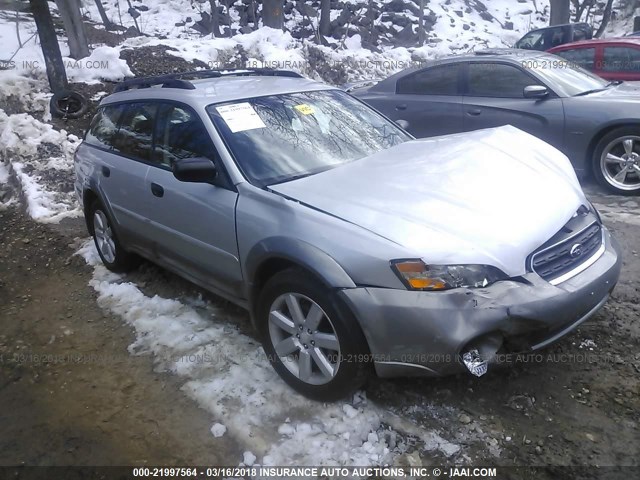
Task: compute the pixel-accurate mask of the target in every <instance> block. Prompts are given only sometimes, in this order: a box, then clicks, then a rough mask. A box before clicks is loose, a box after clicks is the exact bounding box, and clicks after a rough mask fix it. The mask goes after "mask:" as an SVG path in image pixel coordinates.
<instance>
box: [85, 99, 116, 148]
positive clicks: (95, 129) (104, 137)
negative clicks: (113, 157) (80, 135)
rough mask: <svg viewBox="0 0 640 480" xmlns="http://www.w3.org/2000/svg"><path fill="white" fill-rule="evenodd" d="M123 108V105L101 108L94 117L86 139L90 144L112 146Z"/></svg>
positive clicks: (104, 146)
mask: <svg viewBox="0 0 640 480" xmlns="http://www.w3.org/2000/svg"><path fill="white" fill-rule="evenodd" d="M123 110H124V107H123V106H122V105H116V106H111V107H103V108H100V109H99V110H98V112H97V113H96V115H95V116H94V117H93V120H92V121H91V126H90V127H89V130H87V134H86V135H85V138H84V140H85V141H86V142H87V143H88V144H89V145H96V146H98V147H103V148H111V146H112V141H113V137H114V136H115V134H116V132H117V130H118V120H119V118H120V115H121V113H122V111H123Z"/></svg>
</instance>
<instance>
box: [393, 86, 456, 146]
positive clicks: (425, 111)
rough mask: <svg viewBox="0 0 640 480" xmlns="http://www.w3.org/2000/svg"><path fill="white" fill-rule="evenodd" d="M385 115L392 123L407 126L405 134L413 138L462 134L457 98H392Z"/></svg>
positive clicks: (451, 96)
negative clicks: (406, 124)
mask: <svg viewBox="0 0 640 480" xmlns="http://www.w3.org/2000/svg"><path fill="white" fill-rule="evenodd" d="M389 103H390V102H389ZM385 111H390V113H391V116H390V115H389V114H387V116H390V118H391V119H392V120H400V119H401V120H406V121H407V122H409V127H408V128H407V130H408V131H409V133H411V134H412V135H413V136H415V137H417V138H423V137H434V136H437V135H446V134H449V133H458V132H462V131H464V125H463V120H462V96H459V95H395V96H394V99H393V105H390V106H389V107H388V108H387V109H386V110H385Z"/></svg>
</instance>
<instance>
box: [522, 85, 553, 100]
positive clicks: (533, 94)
mask: <svg viewBox="0 0 640 480" xmlns="http://www.w3.org/2000/svg"><path fill="white" fill-rule="evenodd" d="M547 95H549V89H548V88H547V87H543V86H542V85H529V86H528V87H524V98H544V97H546V96H547Z"/></svg>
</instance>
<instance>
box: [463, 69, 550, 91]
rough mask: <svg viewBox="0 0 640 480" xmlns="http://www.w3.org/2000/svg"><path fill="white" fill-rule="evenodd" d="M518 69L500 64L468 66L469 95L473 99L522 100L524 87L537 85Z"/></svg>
mask: <svg viewBox="0 0 640 480" xmlns="http://www.w3.org/2000/svg"><path fill="white" fill-rule="evenodd" d="M538 84H539V82H537V81H536V80H535V79H533V78H532V77H531V76H530V75H528V74H526V73H525V72H523V71H522V70H520V69H519V68H516V67H513V66H511V65H505V64H501V63H470V64H469V93H468V94H469V95H471V96H475V97H503V98H523V97H524V87H526V86H528V85H538Z"/></svg>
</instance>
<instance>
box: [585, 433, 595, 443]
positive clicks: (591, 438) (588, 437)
mask: <svg viewBox="0 0 640 480" xmlns="http://www.w3.org/2000/svg"><path fill="white" fill-rule="evenodd" d="M585 437H587V439H588V440H591V441H592V442H594V443H595V442H597V440H596V437H595V435H593V434H592V433H586V434H585Z"/></svg>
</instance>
